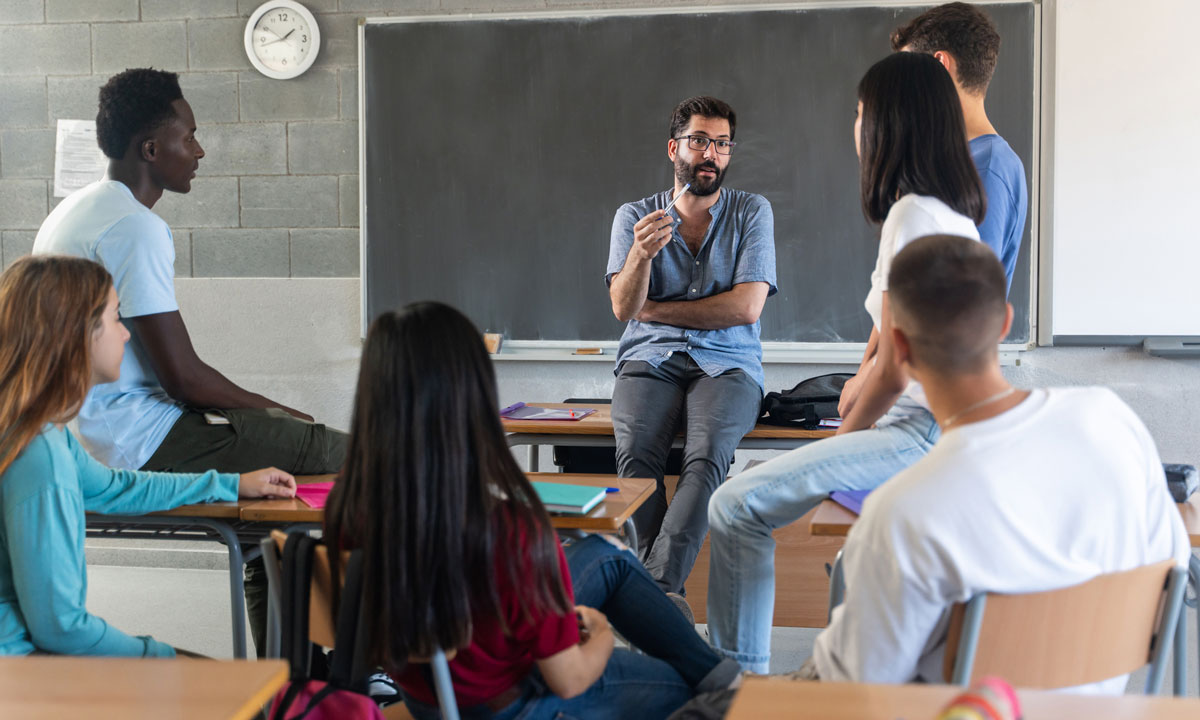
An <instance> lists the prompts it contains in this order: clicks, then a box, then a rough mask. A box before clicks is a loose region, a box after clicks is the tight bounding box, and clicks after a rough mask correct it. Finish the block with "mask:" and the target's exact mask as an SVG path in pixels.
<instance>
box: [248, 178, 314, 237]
mask: <svg viewBox="0 0 1200 720" xmlns="http://www.w3.org/2000/svg"><path fill="white" fill-rule="evenodd" d="M337 185H338V181H337V177H336V176H334V175H310V176H299V177H297V176H289V177H243V178H241V191H242V227H277V228H297V227H337V224H338V207H337V206H338V187H337Z"/></svg>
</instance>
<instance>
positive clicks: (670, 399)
mask: <svg viewBox="0 0 1200 720" xmlns="http://www.w3.org/2000/svg"><path fill="white" fill-rule="evenodd" d="M761 406H762V389H761V388H759V387H758V383H756V382H754V380H753V379H751V377H750V376H749V375H747V374H746V373H745V372H743V371H741V370H730V371H728V372H725V373H722V374H721V375H719V376H717V377H709V376H708V375H706V374H705V373H704V371H703V370H701V369H700V366H698V365H697V364H696V362H695V361H694V360H692V358H691V357H690V356H689V355H688V354H687V353H684V352H676V353H674V354H673V355H671V357H669V358H667V360H666V361H664V362H663V363H662V364H661V365H659V366H658V367H657V368H656V367H654V366H653V365H651V364H650V363H647V362H642V361H639V360H631V361H628V362H626V363H624V364H623V365H621V369H620V371H619V372H618V374H617V381H616V386H615V387H614V388H613V407H612V419H613V430H614V434H615V435H616V441H617V473H618V474H619V475H620V476H621V477H635V478H654V479H655V480H657V481H658V487H657V488H656V489H655V491H654V494H653V495H651V496H650V498H649V499H648V500H647V501H646V503H645V504H644V505H642V507H641V508H639V509H638V511H637V512H636V513H634V516H633V522H634V525H635V526H636V528H637V534H638V543H639V545H640V548H641V552H642V562H643V563H644V564H645V566H646V569H647V570H648V571H649V572H650V576H651V577H652V578H654V580H655V582H657V583H658V585H659V586H660V587H661V588H662V589H663V591H664V592H678V593H682V592H683V583H684V581H686V580H687V577H688V574H689V573H691V571H692V565H693V564H695V562H696V554H697V553H699V552H700V546H701V545H702V544H703V543H704V536H705V535H706V534H708V499H709V497H710V496H712V494H713V492H714V491H715V490H716V489H717V487H718V486H720V484H721V483H722V482H724V481H725V477H726V475H727V474H728V472H729V465H730V463H732V462H733V451H734V449H735V448H736V447H737V444H738V442H739V441H740V440H741V439H742V437H743V436H744V435H745V434H746V433H747V432H749V431H750V430H751V428H753V427H754V423H755V422H756V421H757V420H758V416H759V414H760V410H761ZM681 426H682V428H683V432H684V448H683V469H682V471H681V474H680V475H679V484H678V485H677V486H676V489H675V496H674V497H673V498H672V500H671V503H670V504H669V505H668V503H667V494H666V487H665V485H664V483H663V470H664V468H665V466H666V462H667V453H668V452H670V449H671V441H672V440H673V439H674V437H675V435H676V433H677V432H678V431H679V429H680V427H681Z"/></svg>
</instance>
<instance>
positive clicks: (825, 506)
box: [809, 493, 1200, 695]
mask: <svg viewBox="0 0 1200 720" xmlns="http://www.w3.org/2000/svg"><path fill="white" fill-rule="evenodd" d="M1176 507H1177V508H1179V514H1180V517H1182V518H1183V527H1184V530H1185V531H1186V532H1187V535H1188V540H1189V541H1190V542H1191V545H1192V547H1193V548H1200V493H1198V494H1195V495H1193V496H1192V497H1191V498H1189V499H1188V501H1187V502H1185V503H1179V504H1177V505H1176ZM857 519H858V515H856V514H855V513H853V512H851V511H849V510H847V509H846V508H844V507H842V506H841V505H838V504H837V503H835V502H834V501H832V500H825V501H823V502H822V503H821V504H820V505H818V506H817V509H816V510H814V511H813V516H812V521H811V522H810V523H809V532H810V533H812V535H814V536H817V537H845V536H846V535H847V534H848V533H849V532H850V527H851V526H852V525H854V521H855V520H857ZM841 565H842V555H841V553H838V556H837V558H836V559H835V560H834V563H833V571H832V572H831V573H830V588H829V607H830V610H832V609H833V608H834V607H836V606H837V605H838V604H840V603H841V599H842V595H843V594H844V579H843V577H842V567H841ZM1188 584H1189V585H1191V588H1192V593H1193V594H1194V595H1197V596H1200V557H1197V556H1196V553H1195V552H1193V553H1192V555H1191V557H1190V558H1189V559H1188ZM1186 614H1187V605H1186V604H1184V606H1183V608H1182V609H1181V610H1180V617H1179V624H1178V626H1177V627H1176V629H1175V638H1174V643H1175V648H1174V657H1175V662H1174V665H1173V667H1172V670H1173V671H1174V678H1173V684H1174V689H1175V694H1176V695H1184V694H1186V692H1187V634H1186V633H1187V623H1186V622H1185V620H1186V619H1187V618H1186V617H1185V616H1186ZM1196 626H1197V633H1200V605H1197V607H1196ZM1196 662H1197V667H1200V653H1198V654H1197V658H1196Z"/></svg>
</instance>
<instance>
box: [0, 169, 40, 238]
mask: <svg viewBox="0 0 1200 720" xmlns="http://www.w3.org/2000/svg"><path fill="white" fill-rule="evenodd" d="M0 198H4V200H3V202H0V228H3V229H4V230H37V229H38V228H39V227H41V226H42V221H43V220H45V219H46V213H47V212H49V211H48V210H47V209H46V181H45V180H28V179H8V178H4V179H0Z"/></svg>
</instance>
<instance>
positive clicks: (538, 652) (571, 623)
mask: <svg viewBox="0 0 1200 720" xmlns="http://www.w3.org/2000/svg"><path fill="white" fill-rule="evenodd" d="M523 540H524V538H523V537H522V541H523ZM522 544H524V543H523V542H522ZM554 546H555V547H556V548H557V549H558V570H559V573H560V574H561V576H562V579H563V585H564V587H565V589H566V591H567V598H568V599H573V598H574V593H573V592H572V590H571V573H570V571H569V570H568V569H567V558H566V556H565V555H563V550H562V545H560V544H559V542H558V538H557V536H556V537H555V539H554ZM499 551H500V552H512V550H511V549H508V550H506V549H504V548H501V549H500V550H499ZM497 583H498V587H497V588H496V592H497V594H498V595H499V598H500V608H501V611H502V612H503V613H504V617H505V619H506V620H507V622H508V628H509V634H507V635H506V634H504V633H503V632H502V631H501V629H500V624H499V623H498V622H496V620H495V619H494V618H484V619H477V620H475V622H474V623H473V625H474V628H473V632H472V634H471V644H470V645H469V646H467V647H465V648H462V649H460V650H459V651H458V654H457V655H455V657H454V659H453V660H451V661H450V677H451V679H452V680H453V682H454V695H455V698H456V700H457V701H458V704H459V706H461V707H470V706H472V705H479V704H481V703H484V702H487V701H488V700H491V699H492V698H494V697H496V696H497V695H499V694H500V693H502V692H504V691H505V690H507V689H509V688H510V687H512V686H513V685H516V684H517V683H518V682H520V681H521V679H522V678H524V677H525V676H526V675H528V674H529V672H530V670H532V669H533V664H534V662H536V661H537V660H544V659H545V658H548V657H551V656H552V655H556V654H558V653H560V652H562V651H563V650H566V649H567V648H569V647H571V646H572V645H578V644H579V624H578V620H577V619H576V617H575V613H574V611H573V610H572V611H569V612H567V613H566V614H563V615H557V614H545V613H543V614H537V613H534V614H532V616H531V618H530V619H529V620H525V619H524V618H523V616H524V614H525V613H524V605H523V603H522V595H521V588H513V587H511V585H510V584H509V583H508V582H506V581H505V579H504V577H503V574H500V573H498V574H497ZM425 672H426V671H425V669H424V668H423V667H422V666H420V665H411V664H410V665H408V666H407V667H405V669H404V671H403V672H402V673H400V675H399V677H397V678H396V682H398V683H400V686H401V687H403V688H404V691H405V692H406V693H408V694H409V695H411V696H413V697H414V698H416V699H417V700H419V701H420V702H423V703H425V704H427V705H437V697H436V696H435V695H434V693H433V689H432V688H431V687H430V686H429V685H428V684H427V683H426V681H425V677H426V675H425Z"/></svg>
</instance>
